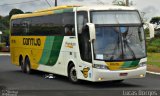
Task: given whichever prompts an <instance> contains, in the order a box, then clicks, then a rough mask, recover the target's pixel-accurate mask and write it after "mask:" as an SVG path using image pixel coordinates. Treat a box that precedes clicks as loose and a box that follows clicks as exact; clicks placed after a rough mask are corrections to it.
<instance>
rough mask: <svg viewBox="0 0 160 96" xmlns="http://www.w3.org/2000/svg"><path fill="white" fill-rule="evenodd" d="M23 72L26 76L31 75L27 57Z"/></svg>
mask: <svg viewBox="0 0 160 96" xmlns="http://www.w3.org/2000/svg"><path fill="white" fill-rule="evenodd" d="M24 72H25V73H28V74H31V73H32V69H31V67H30V60H29V58H28V57H27V58H26V59H25V61H24Z"/></svg>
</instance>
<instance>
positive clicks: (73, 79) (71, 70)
mask: <svg viewBox="0 0 160 96" xmlns="http://www.w3.org/2000/svg"><path fill="white" fill-rule="evenodd" d="M68 78H69V80H70V81H71V82H72V83H78V82H79V80H78V78H77V71H76V69H75V66H74V65H73V64H72V65H71V66H70V67H69V71H68Z"/></svg>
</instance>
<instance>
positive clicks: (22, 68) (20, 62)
mask: <svg viewBox="0 0 160 96" xmlns="http://www.w3.org/2000/svg"><path fill="white" fill-rule="evenodd" d="M19 64H20V66H21V70H22V72H25V68H24V64H23V58H20V59H19Z"/></svg>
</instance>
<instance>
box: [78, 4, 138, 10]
mask: <svg viewBox="0 0 160 96" xmlns="http://www.w3.org/2000/svg"><path fill="white" fill-rule="evenodd" d="M80 10H136V9H135V8H134V7H128V6H115V5H103V6H102V5H101V6H99V5H95V6H81V7H78V8H77V11H80Z"/></svg>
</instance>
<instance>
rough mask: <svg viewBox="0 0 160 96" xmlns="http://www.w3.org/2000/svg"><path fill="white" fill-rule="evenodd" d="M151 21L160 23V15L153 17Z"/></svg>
mask: <svg viewBox="0 0 160 96" xmlns="http://www.w3.org/2000/svg"><path fill="white" fill-rule="evenodd" d="M150 23H152V24H156V25H160V17H152V19H151V20H150Z"/></svg>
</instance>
